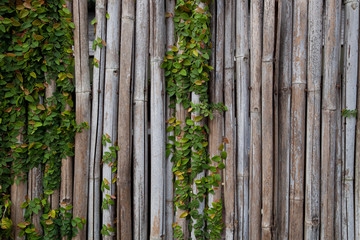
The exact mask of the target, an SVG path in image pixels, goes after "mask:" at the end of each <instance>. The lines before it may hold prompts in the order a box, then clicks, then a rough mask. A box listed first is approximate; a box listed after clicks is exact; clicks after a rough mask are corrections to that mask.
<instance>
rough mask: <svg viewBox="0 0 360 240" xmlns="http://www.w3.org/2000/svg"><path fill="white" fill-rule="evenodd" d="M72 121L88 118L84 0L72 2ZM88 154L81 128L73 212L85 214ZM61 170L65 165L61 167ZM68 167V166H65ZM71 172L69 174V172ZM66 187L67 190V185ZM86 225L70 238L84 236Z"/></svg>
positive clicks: (77, 138) (77, 140) (77, 139)
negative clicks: (74, 105)
mask: <svg viewBox="0 0 360 240" xmlns="http://www.w3.org/2000/svg"><path fill="white" fill-rule="evenodd" d="M73 19H74V24H75V30H74V49H75V51H74V52H75V79H76V81H75V93H76V101H75V102H76V123H77V124H81V123H83V122H87V123H89V122H90V116H91V111H90V109H91V103H90V92H91V89H90V72H89V48H88V42H89V40H88V25H87V1H86V0H74V2H73ZM89 157H90V131H89V130H87V129H84V130H83V131H82V132H78V133H76V135H75V157H74V183H73V184H74V187H73V190H74V194H73V206H74V207H73V216H74V217H80V218H85V219H86V218H87V210H88V209H87V205H88V204H87V198H88V168H89ZM64 170H65V169H64ZM66 170H68V169H66ZM69 176H71V175H69ZM66 190H69V189H68V188H67V189H66ZM85 238H86V226H84V228H83V229H82V230H79V233H78V235H77V236H76V237H74V238H73V239H85Z"/></svg>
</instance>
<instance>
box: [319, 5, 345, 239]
mask: <svg viewBox="0 0 360 240" xmlns="http://www.w3.org/2000/svg"><path fill="white" fill-rule="evenodd" d="M325 13H326V15H325V22H324V34H325V39H326V41H325V47H324V59H325V62H324V78H323V84H322V86H323V88H322V90H323V93H322V122H321V123H322V126H321V131H322V136H321V139H322V142H321V219H320V221H321V229H320V231H321V232H320V238H321V239H327V240H331V239H335V190H334V186H335V161H336V140H338V139H336V127H337V126H336V116H337V115H336V110H337V103H336V102H337V93H338V91H339V90H338V89H337V86H336V85H337V81H338V78H339V62H340V21H341V1H340V0H330V1H326V9H325Z"/></svg>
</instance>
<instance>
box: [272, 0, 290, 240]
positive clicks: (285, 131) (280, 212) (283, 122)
mask: <svg viewBox="0 0 360 240" xmlns="http://www.w3.org/2000/svg"><path fill="white" fill-rule="evenodd" d="M279 3H280V6H279V11H280V13H279V14H280V19H279V25H280V30H279V31H280V38H279V41H280V44H281V48H280V53H279V153H278V159H279V162H278V169H279V171H278V173H277V176H278V189H279V190H278V193H277V194H278V202H277V205H278V206H277V212H276V213H277V217H276V223H277V226H276V227H277V237H278V239H281V240H285V239H288V237H289V197H290V139H291V116H290V113H291V111H290V110H291V74H292V73H291V72H292V65H291V58H292V12H293V10H292V9H293V3H292V1H291V0H285V1H280V2H279Z"/></svg>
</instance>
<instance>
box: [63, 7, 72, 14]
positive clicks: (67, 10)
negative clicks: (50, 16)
mask: <svg viewBox="0 0 360 240" xmlns="http://www.w3.org/2000/svg"><path fill="white" fill-rule="evenodd" d="M62 10H63V11H64V13H66V14H70V10H69V9H68V8H63V9H62Z"/></svg>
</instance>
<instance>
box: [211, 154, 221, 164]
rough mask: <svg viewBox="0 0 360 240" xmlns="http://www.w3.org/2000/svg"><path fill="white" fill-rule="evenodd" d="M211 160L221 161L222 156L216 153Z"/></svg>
mask: <svg viewBox="0 0 360 240" xmlns="http://www.w3.org/2000/svg"><path fill="white" fill-rule="evenodd" d="M211 160H212V161H214V162H220V161H221V157H220V156H218V155H215V156H213V157H212V159H211Z"/></svg>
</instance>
